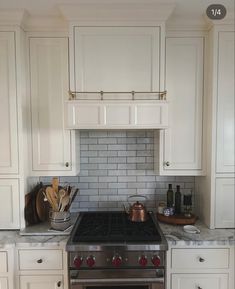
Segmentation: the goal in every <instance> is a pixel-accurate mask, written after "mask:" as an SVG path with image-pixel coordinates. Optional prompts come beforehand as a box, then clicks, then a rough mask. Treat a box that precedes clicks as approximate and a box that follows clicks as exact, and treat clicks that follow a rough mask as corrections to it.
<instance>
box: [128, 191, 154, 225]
mask: <svg viewBox="0 0 235 289" xmlns="http://www.w3.org/2000/svg"><path fill="white" fill-rule="evenodd" d="M139 197H140V198H144V199H145V200H146V199H147V198H146V197H145V196H142V195H132V196H129V197H128V199H127V200H128V203H129V200H130V199H132V198H139ZM124 208H125V211H126V213H127V214H128V215H129V219H130V220H131V221H132V222H145V221H146V220H147V219H148V213H147V210H146V208H145V206H144V205H143V204H141V203H140V202H139V201H136V202H135V203H134V204H133V205H131V204H130V203H129V210H128V209H127V208H126V207H125V206H124Z"/></svg>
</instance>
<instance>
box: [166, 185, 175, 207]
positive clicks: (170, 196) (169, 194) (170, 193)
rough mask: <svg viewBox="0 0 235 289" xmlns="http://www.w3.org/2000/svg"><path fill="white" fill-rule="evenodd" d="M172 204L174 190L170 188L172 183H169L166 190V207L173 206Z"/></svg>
mask: <svg viewBox="0 0 235 289" xmlns="http://www.w3.org/2000/svg"><path fill="white" fill-rule="evenodd" d="M173 204H174V192H173V190H172V184H169V185H168V191H167V207H173Z"/></svg>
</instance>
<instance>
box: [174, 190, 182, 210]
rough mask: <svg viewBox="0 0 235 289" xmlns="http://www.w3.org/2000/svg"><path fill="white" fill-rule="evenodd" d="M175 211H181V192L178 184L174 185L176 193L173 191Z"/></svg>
mask: <svg viewBox="0 0 235 289" xmlns="http://www.w3.org/2000/svg"><path fill="white" fill-rule="evenodd" d="M175 213H176V214H180V213H181V192H180V186H176V193H175Z"/></svg>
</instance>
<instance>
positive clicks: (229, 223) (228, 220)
mask: <svg viewBox="0 0 235 289" xmlns="http://www.w3.org/2000/svg"><path fill="white" fill-rule="evenodd" d="M234 188H235V182H234V178H217V179H216V180H215V200H216V201H215V203H216V204H215V212H216V215H215V227H216V228H234V227H235V218H234V216H235V215H234V202H235V196H234V193H235V192H234Z"/></svg>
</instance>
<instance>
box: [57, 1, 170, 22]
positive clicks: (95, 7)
mask: <svg viewBox="0 0 235 289" xmlns="http://www.w3.org/2000/svg"><path fill="white" fill-rule="evenodd" d="M174 8H175V4H172V3H136V4H133V3H109V4H107V3H106V4H104V3H99V4H94V3H93V4H78V5H60V6H59V9H60V11H61V14H62V15H63V16H64V17H65V18H66V20H68V21H102V22H103V21H108V22H109V21H110V22H114V21H127V22H129V21H134V22H137V21H138V22H144V21H146V22H151V21H153V22H156V21H158V22H165V21H166V20H167V19H168V18H169V17H170V15H171V14H172V12H173V10H174Z"/></svg>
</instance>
